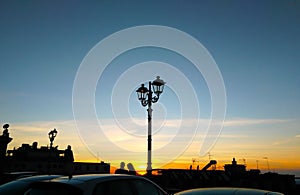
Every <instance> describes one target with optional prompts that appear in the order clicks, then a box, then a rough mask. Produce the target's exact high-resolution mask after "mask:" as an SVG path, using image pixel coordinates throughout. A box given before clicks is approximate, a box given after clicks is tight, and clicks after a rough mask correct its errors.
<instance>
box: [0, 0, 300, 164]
mask: <svg viewBox="0 0 300 195" xmlns="http://www.w3.org/2000/svg"><path fill="white" fill-rule="evenodd" d="M299 19H300V3H299V2H298V1H279V0H278V1H163V2H161V1H151V2H140V1H129V2H126V3H124V2H123V1H99V2H98V1H89V2H83V1H60V2H58V1H57V2H53V1H1V2H0V26H1V30H0V70H1V73H2V74H1V77H0V93H1V99H0V108H1V112H0V121H2V122H3V123H4V122H8V123H11V124H12V125H13V124H15V125H16V126H17V124H30V123H31V124H41V121H48V122H49V121H51V122H53V121H54V122H55V121H72V120H73V111H72V89H73V82H74V79H75V77H76V72H77V70H78V68H79V66H80V64H81V62H82V60H83V59H84V57H85V56H86V55H87V53H88V52H89V51H90V50H91V49H92V48H93V47H94V46H95V45H96V44H97V43H98V42H99V41H101V40H102V39H104V38H105V37H107V36H109V35H111V34H113V33H115V32H117V31H120V30H122V29H126V28H129V27H134V26H139V25H162V26H169V27H172V28H176V29H178V30H181V31H183V32H185V33H188V34H189V35H191V36H193V37H194V38H195V39H197V40H198V41H199V42H201V43H202V44H203V45H204V46H205V47H206V48H207V50H208V51H209V52H210V54H211V55H212V56H213V58H214V60H215V61H216V63H217V65H218V68H219V70H220V72H221V74H222V77H223V80H224V84H225V87H226V95H227V111H226V120H227V121H228V123H229V122H232V123H230V124H235V123H234V122H236V120H237V121H239V122H241V121H242V122H245V123H243V125H244V126H242V127H241V126H234V127H232V126H230V125H227V126H226V125H225V127H224V129H223V133H224V134H223V135H226V134H236V133H238V134H239V135H242V134H247V135H249V133H250V134H251V132H253V134H254V135H253V137H252V140H253V143H252V144H253V145H256V142H255V140H256V139H257V140H259V138H260V136H261V135H263V138H266V139H270V135H273V139H274V140H272V141H274V142H275V141H276V140H277V141H284V142H287V144H286V145H284V147H287V146H290V144H292V145H293V147H294V148H298V149H299V147H300V142H299V137H300V136H299V135H300V132H299V126H300V124H299V122H298V121H299V118H300V114H299V113H300V103H299V99H300V91H299V84H300V76H299V73H300V66H299V62H300V55H299V51H300V44H299V43H300V20H299ZM133 39H134V38H133ZM116 47H117V46H116ZM99 55H100V54H99ZM101 55H105V54H101ZM145 61H162V62H165V63H168V64H171V65H172V66H174V67H176V68H177V69H179V70H180V71H181V72H182V73H184V74H185V76H186V77H187V78H189V79H190V82H191V84H192V85H193V87H194V88H195V91H196V95H197V97H198V99H199V106H200V108H201V112H200V118H204V119H206V118H209V116H210V96H209V91H208V88H207V85H206V84H205V81H204V80H203V78H202V77H201V74H199V73H197V71H195V68H194V67H193V66H192V64H191V63H190V62H189V61H187V60H186V59H185V58H183V57H182V56H179V55H178V54H176V53H174V52H171V51H168V50H164V49H161V48H138V49H134V50H131V51H128V52H126V53H124V54H122V55H120V56H118V57H117V58H116V59H115V60H114V61H113V62H112V63H111V64H110V65H109V66H108V67H107V69H106V70H105V72H104V74H103V77H102V78H101V79H100V80H99V83H98V85H97V91H96V102H95V104H96V110H97V114H98V116H100V117H103V118H105V119H112V118H113V116H112V111H111V110H110V108H109V104H110V100H111V93H112V88H113V86H114V84H115V82H116V80H117V79H118V78H119V77H120V75H121V74H122V72H124V71H126V70H127V69H129V68H130V67H131V66H132V65H135V64H137V63H142V62H145ZM120 64H122V66H121V65H120ZM155 76H156V75H153V79H154V78H155ZM147 79H148V78H147ZM147 79H146V78H145V80H144V81H147ZM144 81H140V82H144ZM140 82H137V83H136V85H137V87H138V85H139V84H140ZM167 83H168V81H167ZM106 89H107V91H106ZM128 90H131V89H128ZM180 90H181V89H177V90H176V89H170V88H168V87H166V91H165V93H164V94H163V95H162V97H161V99H160V104H161V105H163V106H164V107H159V106H157V108H156V109H157V110H161V111H162V112H166V113H165V115H166V116H165V117H166V118H167V119H169V120H171V119H178V118H179V117H180V107H179V106H178V104H180V102H179V101H180V100H178V98H177V97H176V93H180ZM135 98H136V97H135V94H134V91H133V93H132V95H131V96H130V98H129V109H130V112H131V113H133V116H134V117H136V118H141V119H142V118H144V117H145V116H146V115H145V109H144V108H142V107H141V106H140V105H139V102H138V101H135ZM154 109H155V108H154ZM162 112H159V111H156V112H154V114H156V117H157V120H159V117H160V116H162V115H163V114H164V113H163V114H161V113H162ZM162 117H163V116H162ZM249 121H252V123H250V124H251V125H250V126H249V125H248V126H247V124H248V123H247V122H249ZM257 121H258V122H257ZM261 121H269V122H267V124H266V123H262V122H261ZM274 121H276V122H274ZM278 121H284V122H278ZM57 124H59V122H57ZM245 124H246V125H245ZM19 126H20V127H21V126H22V125H19ZM43 127H48V126H43ZM49 127H50V126H49ZM239 128H240V130H241V132H239V130H238V129H239ZM282 128H283V129H284V131H285V132H284V133H283V132H282V131H281V130H282ZM15 129H17V128H15ZM17 132H18V131H17V130H16V131H15V134H17ZM73 133H74V136H77V134H76V131H74V132H73ZM20 135H21V134H20ZM255 135H257V137H256V136H255ZM16 136H17V135H16ZM30 136H31V134H28V137H30ZM285 136H289V137H285ZM296 137H297V139H296V140H295V139H294V138H296ZM60 139H62V138H60ZM290 139H292V140H293V141H291V142H289V141H286V140H290ZM220 140H221V141H222V138H220ZM227 141H228V140H227ZM227 141H226V143H227ZM235 142H236V140H232V143H235ZM228 143H230V142H228ZM228 143H227V144H228ZM260 143H261V142H260ZM249 145H251V144H249ZM245 147H246V146H245ZM216 148H218V147H217V146H216ZM249 149H251V146H249ZM270 150H271V149H270ZM295 152H296V150H294V151H290V153H289V154H294V153H295ZM215 153H216V154H218V150H217V149H216V151H215ZM266 153H267V154H268V153H271V152H270V151H268V152H266ZM298 153H299V150H298ZM188 155H190V154H188ZM188 155H187V156H188ZM193 155H196V154H193ZM251 155H252V153H251ZM251 155H250V156H251ZM274 156H276V155H274ZM189 157H190V156H189ZM189 157H188V158H189ZM249 158H250V157H249ZM251 158H256V157H253V156H251ZM274 158H275V157H274ZM276 158H277V157H276ZM108 160H109V159H108ZM278 161H279V160H278ZM297 161H298V162H300V160H299V159H297Z"/></svg>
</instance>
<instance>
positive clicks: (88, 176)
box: [51, 174, 147, 185]
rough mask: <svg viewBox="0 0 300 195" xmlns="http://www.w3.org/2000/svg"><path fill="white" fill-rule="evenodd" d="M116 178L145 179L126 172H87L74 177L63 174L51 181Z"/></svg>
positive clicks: (78, 181) (69, 181)
mask: <svg viewBox="0 0 300 195" xmlns="http://www.w3.org/2000/svg"><path fill="white" fill-rule="evenodd" d="M114 179H144V180H147V179H146V178H144V177H141V176H134V175H126V174H86V175H74V176H72V177H69V176H62V177H58V178H54V179H52V180H51V182H59V183H67V184H75V185H76V184H79V183H85V182H90V181H93V180H97V181H100V180H101V181H109V180H114Z"/></svg>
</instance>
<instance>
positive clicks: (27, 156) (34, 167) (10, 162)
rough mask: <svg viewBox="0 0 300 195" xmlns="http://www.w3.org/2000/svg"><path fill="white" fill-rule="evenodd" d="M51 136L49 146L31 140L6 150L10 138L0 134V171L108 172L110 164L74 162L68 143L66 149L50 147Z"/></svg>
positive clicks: (42, 172)
mask: <svg viewBox="0 0 300 195" xmlns="http://www.w3.org/2000/svg"><path fill="white" fill-rule="evenodd" d="M56 133H57V131H56ZM54 137H55V136H54ZM51 138H52V139H50V141H51V147H48V146H41V147H40V148H38V143H37V142H33V144H32V145H30V144H22V145H21V146H20V147H19V148H17V149H16V148H14V149H13V150H7V151H6V149H7V145H8V143H9V142H10V141H11V140H12V138H9V137H8V136H4V135H2V136H0V150H1V152H2V153H0V155H1V157H0V158H1V161H0V162H1V173H4V172H23V171H33V172H37V173H41V174H63V175H71V174H87V173H110V164H107V163H104V162H101V163H89V162H74V156H73V151H72V150H71V146H70V145H68V147H67V149H65V150H59V149H58V146H56V147H52V143H53V141H54V139H53V136H51Z"/></svg>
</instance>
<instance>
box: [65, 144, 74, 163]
mask: <svg viewBox="0 0 300 195" xmlns="http://www.w3.org/2000/svg"><path fill="white" fill-rule="evenodd" d="M64 158H65V161H68V162H74V156H73V151H72V150H71V146H70V145H68V147H67V149H65V153H64Z"/></svg>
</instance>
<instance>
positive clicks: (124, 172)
mask: <svg viewBox="0 0 300 195" xmlns="http://www.w3.org/2000/svg"><path fill="white" fill-rule="evenodd" d="M115 173H116V174H128V173H129V172H128V170H126V169H125V163H124V162H121V163H120V168H119V169H117V170H116V171H115Z"/></svg>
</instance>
